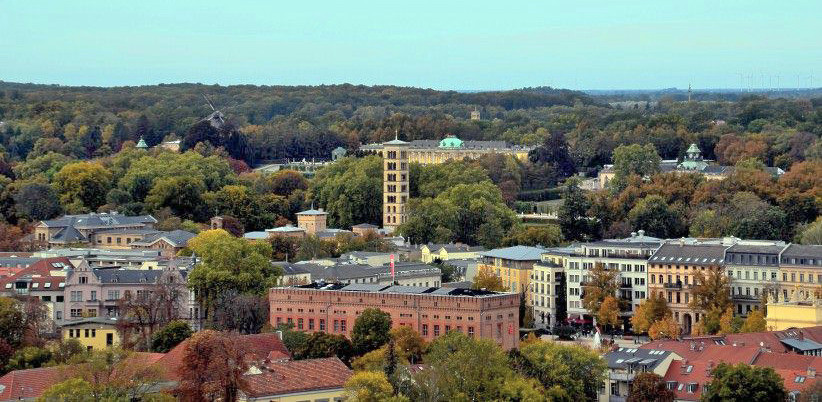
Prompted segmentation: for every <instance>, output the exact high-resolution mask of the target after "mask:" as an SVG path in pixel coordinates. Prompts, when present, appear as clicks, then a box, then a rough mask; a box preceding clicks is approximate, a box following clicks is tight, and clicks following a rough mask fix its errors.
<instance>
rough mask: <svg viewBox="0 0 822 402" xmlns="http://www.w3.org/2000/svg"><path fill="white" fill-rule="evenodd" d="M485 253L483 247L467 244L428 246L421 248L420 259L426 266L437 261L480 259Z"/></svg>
mask: <svg viewBox="0 0 822 402" xmlns="http://www.w3.org/2000/svg"><path fill="white" fill-rule="evenodd" d="M483 251H485V249H484V248H482V247H476V246H473V247H472V246H468V245H466V244H426V245H424V246H422V247H421V248H420V255H421V257H420V259H421V260H422V262H424V263H426V264H431V263H433V262H435V261H448V260H465V259H474V258H479V257H480V253H481V252H483Z"/></svg>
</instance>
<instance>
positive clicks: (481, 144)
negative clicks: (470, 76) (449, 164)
mask: <svg viewBox="0 0 822 402" xmlns="http://www.w3.org/2000/svg"><path fill="white" fill-rule="evenodd" d="M395 141H396V140H395ZM391 142H393V141H389V142H388V143H386V144H368V145H363V146H361V147H360V150H361V151H364V152H373V153H378V154H383V153H384V151H386V145H389V144H390V143H391ZM405 144H407V150H408V162H409V163H410V162H417V163H420V164H423V165H433V164H438V163H443V162H445V161H448V160H462V159H479V158H482V157H483V156H486V155H491V154H503V155H510V156H513V157H515V158H517V159H519V160H523V161H524V160H527V159H528V152H530V151H531V150H532V149H534V147H525V146H517V145H510V144H508V143H507V142H505V141H472V140H461V139H459V138H457V137H456V136H453V135H448V136H446V137H445V138H443V139H442V140H439V141H437V140H413V141H411V142H407V143H405Z"/></svg>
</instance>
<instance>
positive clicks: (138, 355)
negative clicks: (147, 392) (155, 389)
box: [0, 352, 164, 401]
mask: <svg viewBox="0 0 822 402" xmlns="http://www.w3.org/2000/svg"><path fill="white" fill-rule="evenodd" d="M163 356H164V354H163V353H144V352H134V353H132V354H131V355H129V357H128V360H127V362H128V363H127V364H125V365H124V366H125V367H130V368H140V367H146V366H148V365H151V364H154V363H156V362H157V361H158V360H159V359H160V358H161V357H163ZM73 367H74V366H54V367H41V368H36V369H27V370H15V371H11V372H9V373H7V374H6V375H4V376H3V377H0V386H2V387H3V389H2V390H0V401H10V400H15V401H16V400H18V398H20V397H21V396H22V397H24V398H37V397H40V396H41V395H42V394H43V392H45V391H46V390H47V389H48V388H49V387H51V386H52V385H54V384H57V383H59V382H61V381H64V380H66V379H68V378H71V377H72V376H73V375H74V374H75V371H74V370H73Z"/></svg>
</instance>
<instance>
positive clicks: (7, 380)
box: [0, 367, 66, 401]
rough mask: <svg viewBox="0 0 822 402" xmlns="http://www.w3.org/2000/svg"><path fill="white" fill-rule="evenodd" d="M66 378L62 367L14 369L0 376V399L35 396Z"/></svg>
mask: <svg viewBox="0 0 822 402" xmlns="http://www.w3.org/2000/svg"><path fill="white" fill-rule="evenodd" d="M65 378H66V372H65V370H64V367H41V368H36V369H28V370H15V371H11V372H9V373H7V374H6V375H4V376H3V377H0V386H2V388H3V389H2V390H0V401H16V400H18V399H19V398H37V397H39V396H40V395H42V394H43V392H44V391H45V390H47V389H48V388H49V387H51V386H52V385H54V384H57V383H58V382H60V381H63V379H65Z"/></svg>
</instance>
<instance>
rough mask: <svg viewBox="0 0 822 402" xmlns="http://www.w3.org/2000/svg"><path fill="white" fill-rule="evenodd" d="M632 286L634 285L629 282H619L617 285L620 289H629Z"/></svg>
mask: <svg viewBox="0 0 822 402" xmlns="http://www.w3.org/2000/svg"><path fill="white" fill-rule="evenodd" d="M632 286H634V285H632V284H630V283H620V284H619V287H620V288H621V289H630V288H631V287H632Z"/></svg>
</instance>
